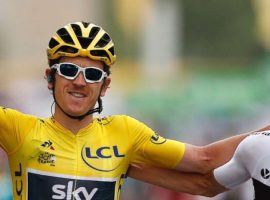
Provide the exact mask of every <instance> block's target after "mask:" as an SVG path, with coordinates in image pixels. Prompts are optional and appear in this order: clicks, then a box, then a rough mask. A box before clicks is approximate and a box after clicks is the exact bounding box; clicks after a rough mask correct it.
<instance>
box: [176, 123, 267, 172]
mask: <svg viewBox="0 0 270 200" xmlns="http://www.w3.org/2000/svg"><path fill="white" fill-rule="evenodd" d="M269 129H270V126H266V127H264V128H261V129H259V130H257V131H253V132H249V133H244V134H240V135H236V136H233V137H230V138H226V139H223V140H219V141H217V142H214V143H211V144H209V145H206V146H202V147H199V146H194V145H190V144H186V150H185V153H184V156H183V158H182V160H181V161H180V162H179V164H178V166H177V167H176V169H178V170H180V171H184V172H198V173H201V174H206V173H208V172H210V171H212V170H213V169H215V168H217V167H219V166H221V165H223V164H225V163H227V162H228V161H229V160H230V159H231V158H232V156H233V154H234V152H235V150H236V148H237V146H238V145H239V143H240V142H241V141H242V140H243V139H245V138H246V137H247V136H248V135H250V134H252V133H254V132H261V131H266V130H269Z"/></svg>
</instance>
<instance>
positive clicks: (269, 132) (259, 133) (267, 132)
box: [254, 130, 270, 136]
mask: <svg viewBox="0 0 270 200" xmlns="http://www.w3.org/2000/svg"><path fill="white" fill-rule="evenodd" d="M254 135H265V136H269V135H270V130H266V131H261V132H255V133H254Z"/></svg>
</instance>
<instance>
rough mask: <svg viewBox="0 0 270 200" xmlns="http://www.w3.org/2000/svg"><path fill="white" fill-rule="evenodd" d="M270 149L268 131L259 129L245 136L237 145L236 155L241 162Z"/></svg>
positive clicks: (254, 157) (269, 132) (269, 134)
mask: <svg viewBox="0 0 270 200" xmlns="http://www.w3.org/2000/svg"><path fill="white" fill-rule="evenodd" d="M268 150H270V131H259V132H254V133H253V134H251V135H249V136H248V137H246V138H245V139H244V140H243V141H242V142H241V143H240V144H239V146H238V147H237V150H236V156H237V157H239V158H240V159H241V160H242V161H243V162H248V161H250V160H253V159H255V160H256V159H257V158H258V156H260V155H261V154H262V153H263V152H265V151H268Z"/></svg>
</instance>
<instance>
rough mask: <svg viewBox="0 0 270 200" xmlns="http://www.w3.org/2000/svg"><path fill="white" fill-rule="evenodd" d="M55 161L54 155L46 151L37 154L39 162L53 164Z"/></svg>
mask: <svg viewBox="0 0 270 200" xmlns="http://www.w3.org/2000/svg"><path fill="white" fill-rule="evenodd" d="M55 161H56V158H55V155H54V154H51V153H48V152H43V153H40V154H39V156H38V162H39V163H40V164H49V165H50V166H55Z"/></svg>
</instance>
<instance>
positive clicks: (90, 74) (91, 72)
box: [85, 68, 102, 81]
mask: <svg viewBox="0 0 270 200" xmlns="http://www.w3.org/2000/svg"><path fill="white" fill-rule="evenodd" d="M85 77H86V79H87V80H90V81H98V80H100V78H101V77H102V71H101V70H98V69H95V68H87V69H86V70H85Z"/></svg>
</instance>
